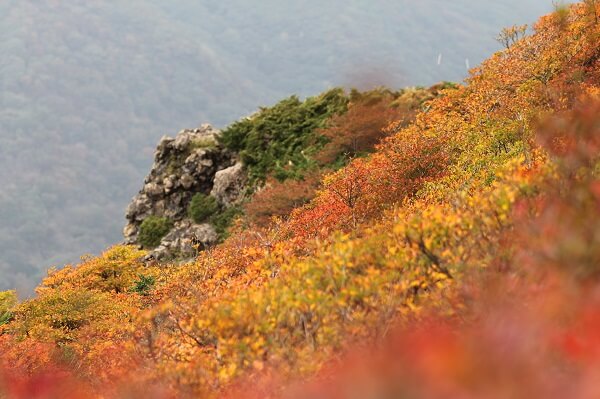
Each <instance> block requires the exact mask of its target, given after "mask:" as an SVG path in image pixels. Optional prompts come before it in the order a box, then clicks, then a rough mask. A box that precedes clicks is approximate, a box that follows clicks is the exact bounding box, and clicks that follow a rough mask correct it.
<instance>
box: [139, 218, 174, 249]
mask: <svg viewBox="0 0 600 399" xmlns="http://www.w3.org/2000/svg"><path fill="white" fill-rule="evenodd" d="M171 227H173V223H172V222H171V221H170V220H169V219H168V218H161V217H158V216H148V217H147V218H146V219H144V221H143V222H142V224H141V226H140V235H139V237H138V241H139V243H140V244H142V246H144V247H145V248H155V247H157V246H158V244H160V240H162V238H163V237H164V236H165V235H167V233H168V232H169V230H171Z"/></svg>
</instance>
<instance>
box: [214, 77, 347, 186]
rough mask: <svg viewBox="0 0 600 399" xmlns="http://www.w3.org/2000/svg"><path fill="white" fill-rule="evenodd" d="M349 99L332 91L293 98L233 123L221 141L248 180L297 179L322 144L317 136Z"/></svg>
mask: <svg viewBox="0 0 600 399" xmlns="http://www.w3.org/2000/svg"><path fill="white" fill-rule="evenodd" d="M347 105H348V97H347V96H346V94H345V93H344V91H343V90H342V89H333V90H330V91H328V92H326V93H323V94H321V95H320V96H317V97H310V98H308V99H306V100H305V101H304V102H302V101H300V99H299V98H298V97H296V96H292V97H290V98H288V99H285V100H283V101H281V102H279V103H277V104H276V105H274V106H273V107H271V108H262V109H260V111H259V112H258V113H256V114H255V115H253V116H251V117H249V118H246V119H244V120H241V121H238V122H235V123H234V124H233V125H231V126H229V127H228V128H227V129H225V131H224V132H223V134H222V136H221V142H222V143H223V144H224V145H225V146H226V147H228V148H230V149H232V150H234V151H237V152H239V153H240V155H241V158H242V161H243V162H244V164H245V165H246V167H247V168H248V173H249V175H250V179H251V180H254V181H264V179H265V178H266V176H267V174H268V173H270V172H274V174H275V177H276V178H277V179H278V180H285V179H287V178H298V177H300V176H302V171H304V170H306V169H308V168H309V167H310V166H311V165H312V164H313V161H312V160H311V159H310V155H311V154H312V153H314V152H315V151H316V150H317V149H318V148H320V147H321V146H322V145H323V144H324V140H319V139H318V136H317V135H316V130H317V129H318V128H323V127H325V126H326V123H327V121H328V119H329V118H330V117H332V116H333V115H337V114H342V113H344V112H346V110H347Z"/></svg>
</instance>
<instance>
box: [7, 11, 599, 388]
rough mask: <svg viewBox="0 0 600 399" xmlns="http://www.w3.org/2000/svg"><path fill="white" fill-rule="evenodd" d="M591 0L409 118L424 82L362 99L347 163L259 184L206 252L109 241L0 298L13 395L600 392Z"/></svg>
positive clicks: (341, 123)
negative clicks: (26, 294)
mask: <svg viewBox="0 0 600 399" xmlns="http://www.w3.org/2000/svg"><path fill="white" fill-rule="evenodd" d="M599 10H600V4H596V2H592V1H586V2H583V3H580V4H576V5H573V6H570V7H567V8H565V9H560V10H558V11H557V12H555V13H553V14H550V15H548V16H545V17H543V18H542V19H541V20H540V21H539V22H538V23H537V24H536V25H535V27H534V30H533V33H532V34H531V35H529V36H523V35H521V34H519V35H517V36H515V37H514V40H513V39H512V38H511V39H510V43H509V44H510V45H509V46H507V47H508V48H506V49H504V50H502V51H500V52H498V53H496V54H494V55H493V56H492V57H491V58H490V59H488V60H487V61H485V62H484V63H483V64H482V65H481V66H480V67H478V68H475V69H474V70H473V71H472V74H471V76H470V77H469V79H468V80H467V81H466V84H465V85H463V86H458V87H450V86H448V87H440V89H439V93H437V94H436V95H435V96H434V97H432V98H427V99H425V100H424V101H419V106H418V107H416V108H414V109H413V110H414V112H415V115H413V116H414V118H413V117H411V120H412V121H411V123H407V120H405V119H404V118H403V117H400V116H398V115H399V114H397V112H400V111H399V109H398V108H394V104H395V106H397V107H400V105H399V104H400V103H402V104H407V103H406V102H403V101H408V100H407V98H412V97H410V96H412V95H415V96H417V95H416V94H415V93H414V92H404V93H402V95H395V96H393V95H391V94H389V93H387V94H384V95H383V96H382V97H378V98H379V99H378V100H377V101H374V102H373V103H371V102H369V101H366V100H365V101H364V102H361V101H362V100H361V101H358V100H356V101H358V102H355V103H353V102H352V101H350V103H349V106H348V107H349V108H348V112H347V113H346V114H345V115H346V116H345V117H343V116H337V117H334V121H335V123H333V124H331V125H329V130H328V133H326V134H329V135H330V136H329V137H330V139H331V141H330V142H329V143H330V144H331V147H329V149H331V148H336V149H335V150H332V152H330V153H329V152H324V153H323V156H324V157H327V159H329V160H331V159H333V158H332V157H333V155H332V154H343V153H346V152H352V151H353V152H352V153H351V154H350V156H349V157H348V158H346V159H344V162H343V166H342V164H340V165H339V166H340V168H339V169H337V170H334V171H330V172H329V173H327V174H326V175H325V176H324V177H323V178H322V179H320V178H319V177H318V176H319V175H320V174H321V173H324V170H321V169H319V170H318V171H317V174H316V175H315V176H317V177H312V178H310V179H307V180H305V181H304V182H302V180H301V181H300V182H285V181H284V182H275V181H274V180H273V181H271V180H269V178H268V177H267V180H266V181H267V183H268V184H267V185H266V186H265V188H264V190H263V191H259V192H258V193H256V194H255V196H254V199H253V200H252V201H255V202H251V203H250V204H248V205H247V208H246V212H247V213H248V214H250V215H253V217H254V218H256V220H257V221H258V220H260V222H259V224H260V225H261V226H262V227H257V226H256V225H252V224H250V225H244V224H243V223H238V224H237V225H236V226H235V228H234V231H233V232H232V234H231V235H230V237H229V238H227V239H226V240H225V241H224V242H223V243H222V244H220V245H218V246H216V247H214V248H211V249H209V250H207V251H204V252H201V253H200V254H199V255H198V257H197V259H196V260H195V261H193V262H190V263H187V264H183V265H158V264H153V263H146V262H145V261H144V260H143V259H144V256H143V255H144V252H143V251H138V250H135V249H133V248H131V247H124V246H116V247H114V248H111V249H109V250H107V251H106V252H105V253H104V254H102V255H101V256H99V257H97V258H86V259H84V260H83V262H82V264H81V265H79V266H76V267H67V268H64V269H62V270H60V271H51V272H50V274H49V276H48V277H47V278H46V279H45V280H44V281H43V282H42V284H41V285H40V287H39V288H38V296H37V297H36V298H34V299H31V300H29V301H25V302H22V303H20V304H15V303H13V302H11V303H10V305H3V306H4V307H0V310H2V312H4V314H8V315H9V316H8V317H6V319H7V322H6V323H5V324H3V325H0V351H1V353H2V356H1V357H0V369H2V370H4V371H2V373H0V386H2V388H1V389H2V391H0V392H2V393H5V395H6V396H8V397H14V398H26V397H36V396H35V395H38V396H37V397H66V398H68V397H80V396H81V395H82V394H81V393H83V396H86V397H188V396H189V397H231V398H245V397H247V398H269V397H273V398H279V397H286V398H306V397H324V398H354V397H381V398H396V397H415V398H440V397H461V398H463V397H464V398H475V397H486V398H488V397H489V398H506V397H511V398H531V397H548V398H554V397H556V398H565V397H569V398H590V397H597V396H598V395H600V385H598V382H597V381H598V379H599V378H600V375H599V374H598V370H599V369H600V368H599V366H600V340H599V339H598V330H599V329H600V312H598V309H599V308H600V280H599V276H600V266H599V265H600V225H599V224H598V222H597V221H598V220H600V180H599V173H600V159H599V157H600V142H599V137H600V47H599V44H600V41H599V40H598V37H599V35H600V25H599V24H598V22H597V15H598V14H597V12H598V11H599ZM507 32H508V33H510V32H509V31H507ZM519 32H520V31H519ZM390 96H391V97H390ZM403 96H407V97H403ZM417 97H418V96H417ZM381 98H383V100H382V99H381ZM363 100H364V99H363ZM411 101H412V100H411ZM412 103H413V104H414V102H412ZM356 104H359V105H356ZM369 107H377V108H373V110H374V112H373V113H372V114H371V115H364V112H366V111H365V110H366V109H368V108H369ZM409 108H410V107H409ZM353 110H354V111H353ZM381 127H383V128H381ZM354 128H356V129H354ZM365 132H366V133H365ZM376 142H377V144H376ZM359 143H360V144H359ZM323 148H325V149H327V151H329V149H328V147H327V146H324V147H323ZM366 148H371V150H372V151H373V152H372V153H371V154H361V152H362V150H363V149H366ZM367 152H368V151H367ZM337 156H338V155H335V157H337ZM265 170H267V169H265ZM315 181H320V184H319V185H318V186H317V184H316V183H315ZM314 187H317V191H316V192H315V193H314V194H313V191H312V190H313V188H314ZM298 198H301V200H298ZM292 206H295V209H294V210H292V211H291V213H290V214H287V212H288V209H290V208H291V207H292ZM272 215H275V216H279V217H278V218H274V219H272V220H270V216H272ZM150 281H151V282H152V283H151V284H150V283H148V282H150ZM141 285H143V286H144V287H145V288H144V289H143V290H142V289H140V288H139V287H140V286H141ZM5 296H6V297H8V295H5ZM6 303H8V302H6ZM0 304H1V303H0ZM49 376H50V377H49ZM70 386H72V387H73V389H72V390H71V391H69V393H65V392H66V391H64V389H65V387H70ZM36 390H37V391H36ZM35 392H40V393H35ZM57 392H59V393H57ZM78 395H79V396H78ZM152 395H153V396H152ZM0 396H1V395H0Z"/></svg>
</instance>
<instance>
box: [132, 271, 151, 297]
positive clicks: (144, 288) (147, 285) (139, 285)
mask: <svg viewBox="0 0 600 399" xmlns="http://www.w3.org/2000/svg"><path fill="white" fill-rule="evenodd" d="M138 277H139V280H137V281H135V282H134V286H133V287H132V288H131V290H130V291H131V292H136V293H138V294H140V295H143V296H146V295H148V294H149V293H150V291H152V289H153V288H154V284H156V279H155V278H154V277H152V276H144V275H143V274H140V275H138Z"/></svg>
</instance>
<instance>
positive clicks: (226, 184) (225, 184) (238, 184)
mask: <svg viewBox="0 0 600 399" xmlns="http://www.w3.org/2000/svg"><path fill="white" fill-rule="evenodd" d="M247 181H248V177H247V174H246V171H245V170H244V167H243V165H242V163H241V162H237V163H236V164H235V165H233V166H231V167H229V168H226V169H223V170H220V171H218V172H217V173H216V174H215V180H214V183H213V188H212V190H211V192H210V195H212V196H213V197H215V198H216V199H217V201H218V202H219V203H220V204H221V205H223V206H225V207H230V206H232V205H235V204H237V203H239V202H240V201H241V200H242V199H243V195H244V189H245V187H246V183H247Z"/></svg>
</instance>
